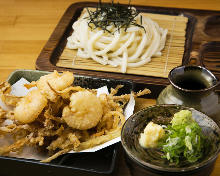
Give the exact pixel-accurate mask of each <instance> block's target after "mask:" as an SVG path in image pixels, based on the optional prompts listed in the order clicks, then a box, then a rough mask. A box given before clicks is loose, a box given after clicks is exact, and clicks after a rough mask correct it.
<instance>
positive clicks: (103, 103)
mask: <svg viewBox="0 0 220 176" xmlns="http://www.w3.org/2000/svg"><path fill="white" fill-rule="evenodd" d="M73 80H74V77H73V74H72V73H70V72H63V73H62V74H58V73H57V72H56V71H54V72H53V73H51V74H48V75H45V76H42V77H41V78H40V79H39V80H38V81H36V82H32V83H31V84H30V85H25V86H26V87H33V86H34V85H36V86H37V88H38V89H36V90H33V91H31V92H29V93H28V94H27V95H26V96H25V97H13V98H12V99H13V100H12V102H13V103H12V102H11V104H13V105H14V106H15V108H14V109H13V110H12V111H8V112H7V111H5V110H2V109H1V108H0V136H6V135H11V136H12V137H13V138H14V143H12V144H11V145H9V146H4V147H0V155H8V154H9V153H10V152H20V151H21V150H22V149H23V147H24V146H37V147H38V148H40V149H44V150H46V151H47V152H48V154H49V155H50V157H49V158H47V159H46V160H43V161H42V162H50V161H51V160H53V159H55V158H56V157H58V156H59V155H62V154H65V153H67V152H69V151H71V150H74V151H81V150H84V149H88V148H91V147H94V146H96V145H99V144H102V143H104V142H107V141H109V140H111V139H114V138H116V137H118V136H120V132H121V128H122V125H123V124H124V122H125V117H124V115H123V108H124V107H125V105H126V103H127V102H128V101H129V99H130V94H126V95H120V96H116V94H117V92H118V90H119V89H120V88H121V87H122V86H121V85H119V86H117V87H116V88H115V89H111V92H110V94H109V95H106V94H102V95H100V96H99V97H97V96H96V90H90V89H85V88H82V87H80V86H72V83H73ZM9 91H10V85H9V84H8V83H2V84H0V93H1V97H3V98H4V97H8V96H9V95H10V94H9ZM147 93H150V91H149V90H148V89H145V90H144V91H142V92H139V93H137V94H135V93H132V94H133V96H134V97H136V96H139V95H143V94H147ZM8 119H10V121H11V124H7V123H6V121H7V120H8Z"/></svg>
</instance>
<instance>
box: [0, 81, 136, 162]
mask: <svg viewBox="0 0 220 176" xmlns="http://www.w3.org/2000/svg"><path fill="white" fill-rule="evenodd" d="M28 83H29V82H28V81H27V80H26V79H24V78H21V79H20V80H19V81H17V82H16V83H15V84H13V85H12V91H11V94H13V95H16V96H25V95H27V93H28V92H30V91H31V90H33V89H36V87H34V88H31V89H27V88H26V87H24V84H28ZM103 93H104V94H109V92H108V88H107V86H103V87H100V88H98V89H97V96H100V95H101V94H103ZM0 106H1V107H2V108H3V109H5V110H8V109H10V108H11V107H9V106H7V105H5V104H4V103H3V102H2V101H1V99H0ZM134 106H135V100H134V97H133V96H132V95H131V98H130V100H129V102H128V104H127V106H126V107H125V110H124V115H125V119H126V120H127V119H128V118H129V117H130V116H131V115H132V114H133V111H134ZM9 123H10V121H9ZM120 141H121V137H117V138H115V139H112V140H110V141H108V142H105V143H103V144H100V145H98V146H95V147H93V148H90V149H86V150H82V151H80V152H96V151H98V150H101V149H103V148H105V147H108V146H110V145H113V144H115V143H117V142H120ZM9 143H11V139H9V138H8V137H7V138H4V139H0V145H1V146H2V145H6V144H9ZM69 153H77V152H75V151H70V152H69ZM9 156H12V157H17V158H26V159H36V160H43V159H46V158H47V157H48V156H45V155H42V154H41V153H39V152H38V151H37V150H36V149H35V148H34V147H25V148H24V150H23V152H22V153H20V154H19V155H17V154H16V153H10V155H9Z"/></svg>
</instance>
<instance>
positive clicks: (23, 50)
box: [0, 0, 220, 176]
mask: <svg viewBox="0 0 220 176" xmlns="http://www.w3.org/2000/svg"><path fill="white" fill-rule="evenodd" d="M88 1H89V0H88ZM90 1H94V0H90ZM103 1H105V2H107V1H108V0H103ZM75 2H77V1H76V0H65V1H63V0H38V1H36V0H7V1H5V0H0V81H4V80H6V78H7V77H8V75H9V74H10V73H11V72H12V71H14V70H15V69H22V68H23V69H34V68H35V61H36V59H37V57H38V55H39V53H40V51H41V49H42V48H43V47H44V45H45V44H46V42H47V40H48V39H49V37H50V35H51V33H52V32H53V30H54V28H55V27H56V25H57V23H58V22H59V20H60V18H61V16H62V15H63V13H64V11H65V10H66V9H67V8H68V6H70V5H71V4H72V3H75ZM119 2H120V3H127V2H128V1H127V0H119ZM132 3H133V4H136V5H145V6H158V7H159V6H162V7H174V8H187V9H191V8H193V9H203V10H216V11H220V1H219V0H209V1H207V0H184V1H179V0H172V1H164V0H154V1H146V0H135V1H132ZM216 13H217V12H216ZM217 14H218V13H217ZM198 16H203V15H202V14H200V15H198ZM203 26H204V25H203ZM197 38H199V35H198V36H197ZM213 38H215V37H213ZM213 40H214V39H213ZM194 41H195V43H196V40H195V39H194ZM197 46H198V45H197ZM197 48H199V47H197ZM196 54H197V53H195V55H196ZM115 76H116V77H117V75H115ZM142 79H144V78H140V80H139V81H142ZM152 81H155V80H152ZM162 81H163V80H162ZM155 82H156V83H157V84H161V80H157V79H156V81H155ZM118 164H119V168H118V170H117V172H116V173H115V174H114V175H115V176H116V175H117V176H119V175H120V176H124V175H128V176H130V172H129V169H128V168H127V165H126V164H125V162H124V155H121V157H120V159H119V163H118ZM11 168H13V166H11ZM219 173H220V157H218V159H217V161H216V164H215V168H214V170H213V172H212V174H211V176H219ZM45 174H46V173H45Z"/></svg>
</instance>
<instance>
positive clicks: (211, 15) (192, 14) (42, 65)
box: [36, 2, 220, 85]
mask: <svg viewBox="0 0 220 176" xmlns="http://www.w3.org/2000/svg"><path fill="white" fill-rule="evenodd" d="M96 5H97V3H92V2H79V3H75V4H72V5H71V6H70V7H69V8H68V9H67V10H66V12H65V14H64V15H63V17H62V18H61V20H60V22H59V23H58V25H57V27H56V28H55V30H54V32H53V33H52V35H51V37H50V39H49V40H48V42H47V43H46V45H45V46H44V48H43V49H42V51H41V53H40V55H39V57H38V58H37V61H36V68H37V69H39V70H46V71H52V70H55V69H56V70H59V71H64V70H69V71H72V72H73V73H76V74H81V75H89V76H96V77H105V78H116V79H125V80H132V81H133V82H134V83H142V84H146V83H148V84H149V83H150V84H152V85H155V84H156V85H166V84H168V80H167V78H166V76H167V74H168V71H169V70H170V69H172V66H171V67H169V68H168V70H167V71H166V75H165V76H163V75H152V74H150V75H146V74H145V75H137V74H134V73H132V74H122V73H117V72H106V71H96V70H94V69H93V70H88V68H86V69H82V67H79V68H65V67H59V66H57V65H59V64H57V63H58V61H59V58H60V56H62V54H63V51H64V48H65V46H66V42H67V37H69V36H70V35H71V33H72V24H73V23H74V22H75V21H76V20H77V18H78V17H79V16H80V14H81V12H82V10H83V8H85V7H95V6H96ZM135 7H136V8H137V10H139V11H140V12H144V13H153V14H161V15H169V16H176V17H178V15H183V16H184V17H187V18H188V22H187V27H186V31H185V38H186V40H185V46H184V53H183V56H182V58H181V59H182V60H181V61H178V62H177V64H176V65H173V67H175V66H177V65H188V64H194V65H203V66H205V67H207V68H208V69H210V70H211V71H214V74H216V76H217V77H220V64H219V65H218V63H220V60H218V59H219V57H220V51H219V47H220V12H218V11H205V10H191V9H177V8H162V7H149V6H135ZM216 64H217V65H216ZM157 69H158V68H157ZM110 71H111V70H110ZM159 71H160V70H159V69H158V72H159Z"/></svg>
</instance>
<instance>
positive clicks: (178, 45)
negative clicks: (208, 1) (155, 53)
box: [56, 13, 188, 78]
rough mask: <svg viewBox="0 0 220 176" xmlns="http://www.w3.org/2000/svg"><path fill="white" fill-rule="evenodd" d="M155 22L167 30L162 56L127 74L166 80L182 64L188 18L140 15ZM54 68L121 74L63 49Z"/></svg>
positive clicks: (116, 70) (115, 69)
mask: <svg viewBox="0 0 220 176" xmlns="http://www.w3.org/2000/svg"><path fill="white" fill-rule="evenodd" d="M141 15H142V16H147V17H149V18H151V19H152V20H153V21H155V22H157V23H158V24H159V26H160V27H162V28H164V29H168V34H167V39H166V44H165V47H164V49H163V50H162V55H161V56H159V57H153V58H152V59H151V61H150V62H149V63H147V64H145V65H143V66H140V67H135V68H127V71H126V73H127V74H134V75H144V76H155V77H163V78H167V77H168V73H169V72H170V70H171V69H172V68H174V67H177V66H179V65H181V64H182V58H183V53H184V46H185V35H186V25H187V22H188V18H187V17H184V16H171V15H161V14H152V13H141ZM56 66H59V67H65V68H75V69H85V70H98V71H106V72H117V73H120V72H121V68H120V66H119V67H112V66H110V65H105V66H103V65H101V64H99V63H97V62H95V61H94V60H92V59H91V58H90V59H83V58H80V57H77V50H70V49H67V48H66V47H65V48H64V50H63V52H62V54H61V56H60V57H59V59H58V61H57V63H56Z"/></svg>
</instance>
